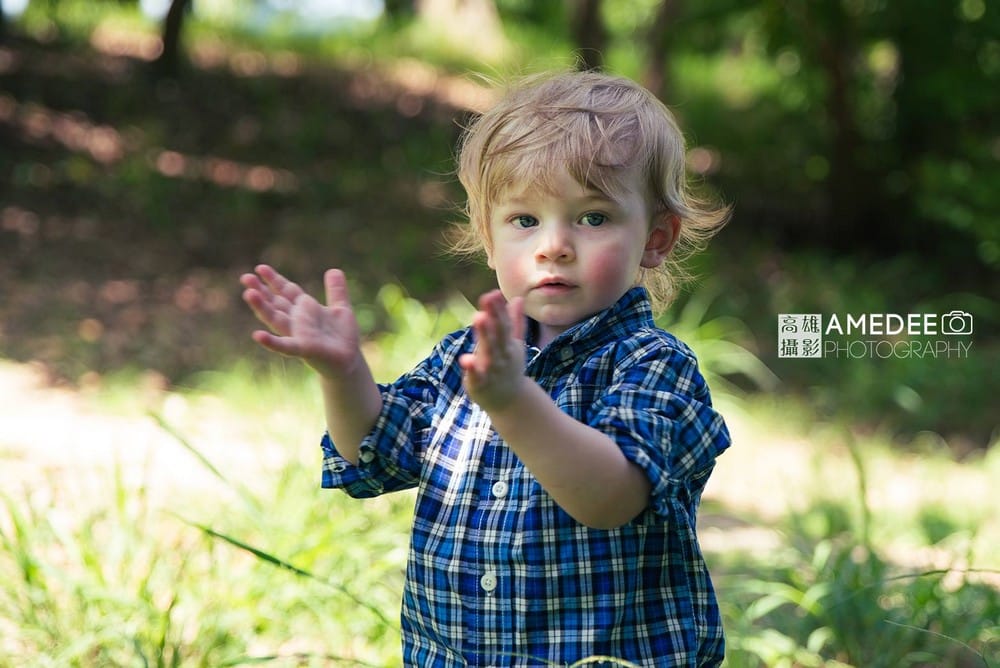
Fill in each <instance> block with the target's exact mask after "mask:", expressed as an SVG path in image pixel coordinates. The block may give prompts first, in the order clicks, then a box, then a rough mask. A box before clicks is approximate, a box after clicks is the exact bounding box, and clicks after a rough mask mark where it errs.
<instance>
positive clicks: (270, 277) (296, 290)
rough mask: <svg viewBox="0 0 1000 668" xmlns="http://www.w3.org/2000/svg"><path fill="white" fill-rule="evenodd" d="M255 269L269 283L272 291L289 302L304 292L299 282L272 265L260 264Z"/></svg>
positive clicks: (265, 282)
mask: <svg viewBox="0 0 1000 668" xmlns="http://www.w3.org/2000/svg"><path fill="white" fill-rule="evenodd" d="M254 271H256V272H257V275H258V276H259V277H260V278H261V280H262V281H263V282H264V284H265V285H267V287H268V288H269V289H270V290H271V292H273V293H274V294H275V295H278V296H280V297H284V298H285V299H287V300H288V301H289V302H294V301H295V300H296V299H298V298H299V295H301V294H303V292H304V290H303V289H302V288H301V287H299V285H298V284H297V283H294V282H292V281H290V280H288V279H287V278H285V277H284V276H282V275H281V274H279V273H278V272H277V271H276V270H275V269H274V267H271V266H270V265H267V264H259V265H257V266H256V267H254Z"/></svg>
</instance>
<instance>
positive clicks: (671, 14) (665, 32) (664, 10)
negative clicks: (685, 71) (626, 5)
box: [642, 0, 681, 100]
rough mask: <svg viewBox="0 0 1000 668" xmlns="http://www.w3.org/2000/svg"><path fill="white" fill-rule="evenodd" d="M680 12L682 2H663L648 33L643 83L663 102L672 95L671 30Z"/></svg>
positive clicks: (667, 0)
mask: <svg viewBox="0 0 1000 668" xmlns="http://www.w3.org/2000/svg"><path fill="white" fill-rule="evenodd" d="M680 10H681V0H661V2H660V4H659V6H658V7H657V8H656V15H655V16H654V17H653V23H652V24H651V25H650V26H649V31H648V32H647V33H646V69H645V72H643V76H642V82H643V85H645V86H646V88H648V89H649V90H651V91H653V93H654V94H655V95H656V96H657V97H658V98H660V99H661V100H666V99H667V97H668V96H669V95H670V88H671V85H670V65H669V64H668V62H667V61H668V57H669V54H670V45H671V43H672V42H673V40H672V39H671V29H672V28H673V24H674V21H676V20H677V17H678V16H679V15H680Z"/></svg>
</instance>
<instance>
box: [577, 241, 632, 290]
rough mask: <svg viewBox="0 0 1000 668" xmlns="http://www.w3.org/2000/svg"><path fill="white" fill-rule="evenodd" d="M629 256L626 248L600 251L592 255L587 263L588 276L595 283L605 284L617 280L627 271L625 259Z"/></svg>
mask: <svg viewBox="0 0 1000 668" xmlns="http://www.w3.org/2000/svg"><path fill="white" fill-rule="evenodd" d="M627 257H628V256H627V254H625V253H624V250H622V251H617V252H616V251H612V252H605V253H600V254H597V255H595V256H593V257H591V258H590V261H589V262H588V263H587V265H586V273H587V276H588V278H589V279H590V280H591V281H593V282H594V284H595V285H604V284H606V283H607V282H609V281H615V280H617V279H618V278H619V277H620V276H621V274H622V272H623V271H625V267H624V261H625V258H627Z"/></svg>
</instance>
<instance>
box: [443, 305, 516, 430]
mask: <svg viewBox="0 0 1000 668" xmlns="http://www.w3.org/2000/svg"><path fill="white" fill-rule="evenodd" d="M472 328H473V331H474V332H475V335H476V348H475V350H474V351H473V352H472V353H469V354H466V355H462V357H460V358H459V360H458V362H459V365H460V366H461V367H462V370H463V371H464V372H465V378H464V382H465V390H466V392H468V393H469V397H470V398H471V399H472V400H473V401H475V402H476V403H477V404H479V405H480V406H482V407H483V408H484V409H486V411H487V412H489V411H491V410H502V409H503V408H506V407H507V406H509V405H510V404H511V403H512V402H513V400H514V398H515V397H516V396H517V393H518V392H519V391H520V390H521V389H522V387H523V385H522V383H523V382H525V380H527V377H526V376H525V375H524V330H525V323H524V301H523V300H522V299H515V300H513V301H512V302H511V303H510V304H508V303H507V302H506V301H505V300H504V298H503V295H502V294H501V293H500V291H499V290H493V291H492V292H488V293H486V294H485V295H483V296H482V297H480V298H479V311H477V312H476V314H475V316H473V318H472Z"/></svg>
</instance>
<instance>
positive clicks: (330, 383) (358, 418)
mask: <svg viewBox="0 0 1000 668" xmlns="http://www.w3.org/2000/svg"><path fill="white" fill-rule="evenodd" d="M255 271H256V273H255V274H244V275H243V276H242V277H241V278H240V282H241V283H242V284H243V286H244V287H245V288H246V290H244V292H243V299H244V301H246V303H247V304H248V305H249V306H250V308H251V309H252V310H253V312H254V314H255V315H256V316H257V318H258V319H259V320H260V321H261V322H262V323H264V324H265V325H266V326H267V328H268V329H269V330H270V331H264V330H258V331H256V332H254V333H253V339H254V341H256V342H257V343H258V344H260V345H261V346H263V347H264V348H267V349H268V350H272V351H274V352H278V353H281V354H283V355H290V356H292V357H298V358H301V359H302V360H303V361H304V362H305V363H306V364H308V365H309V366H310V367H312V368H313V369H314V370H315V371H316V372H317V373H318V374H319V376H320V386H321V388H322V391H323V405H324V408H325V413H326V424H327V430H328V431H329V432H330V438H331V439H332V440H333V442H334V443H335V444H336V445H337V451H338V452H339V453H340V454H341V455H342V456H343V457H344V458H345V459H347V460H348V461H350V462H352V463H355V464H356V463H357V461H358V446H359V445H360V444H361V440H362V439H363V438H364V437H365V435H366V434H367V433H368V432H369V431H371V429H372V427H373V426H374V424H375V420H376V418H377V417H378V414H379V411H380V410H381V408H382V396H381V394H380V393H379V390H378V387H377V386H376V385H375V380H374V379H373V378H372V374H371V371H370V370H369V368H368V363H367V362H366V361H365V358H364V356H363V355H362V354H361V344H360V334H359V332H358V321H357V318H356V317H355V315H354V310H353V309H352V308H351V302H350V300H349V299H348V296H347V284H346V281H345V278H344V274H343V272H341V271H339V270H337V269H330V270H329V271H327V272H326V274H325V275H324V277H323V283H324V285H325V288H326V301H327V305H326V306H323V305H321V304H320V303H319V302H317V301H316V300H315V299H314V298H313V297H311V296H310V295H308V294H306V292H305V291H304V290H302V288H301V287H299V286H298V285H297V284H295V283H293V282H292V281H289V280H288V279H287V278H285V277H284V276H282V275H281V274H279V273H278V272H277V271H275V270H274V269H272V268H271V267H269V266H267V265H259V266H258V267H257V268H256V269H255Z"/></svg>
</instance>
